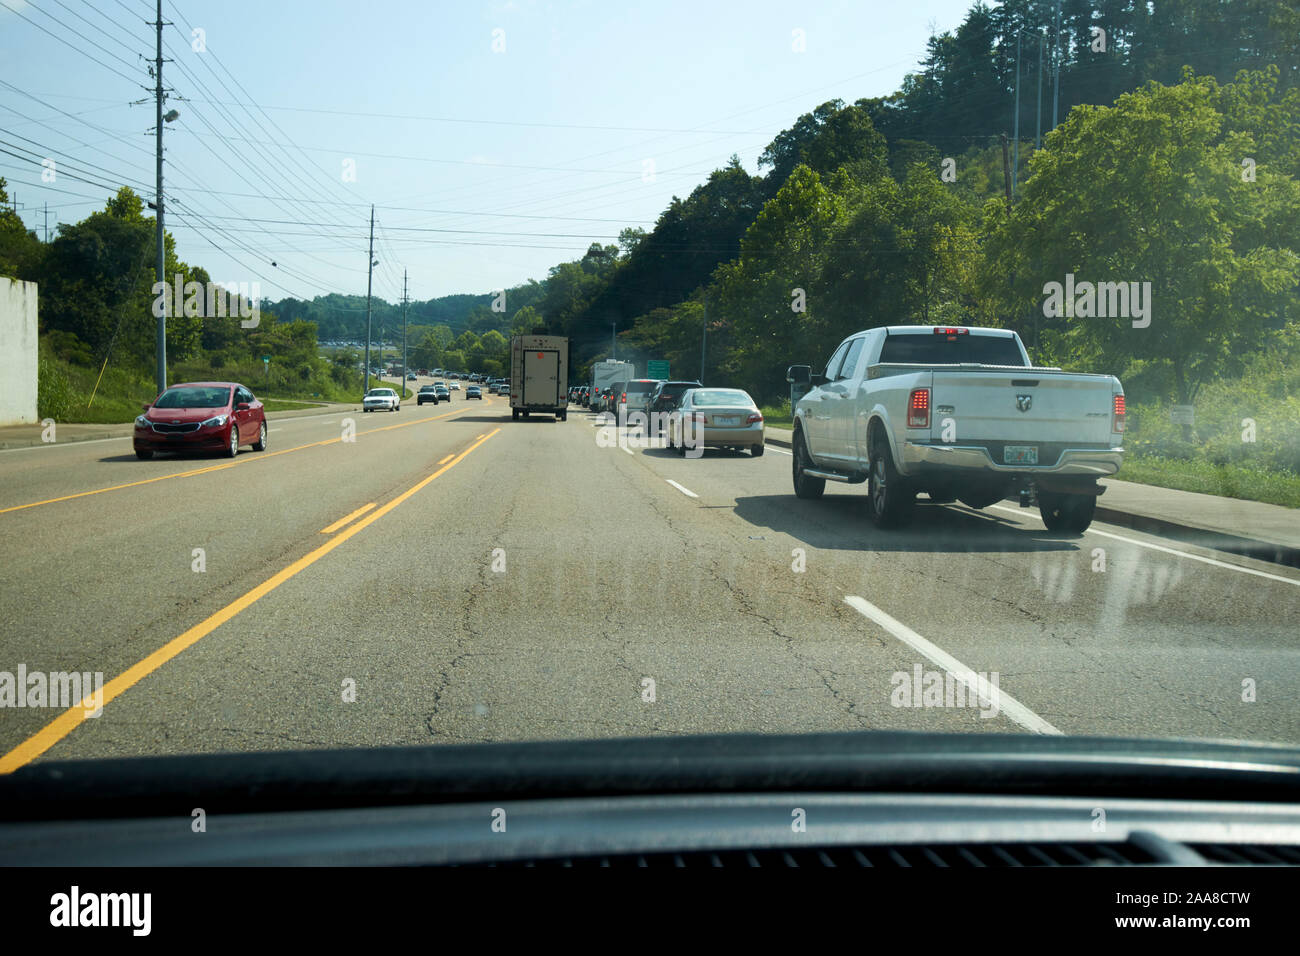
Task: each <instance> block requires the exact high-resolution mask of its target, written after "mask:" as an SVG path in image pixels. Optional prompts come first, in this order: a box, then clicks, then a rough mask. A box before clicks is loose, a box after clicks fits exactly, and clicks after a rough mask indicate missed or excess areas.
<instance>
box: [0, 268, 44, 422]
mask: <svg viewBox="0 0 1300 956" xmlns="http://www.w3.org/2000/svg"><path fill="white" fill-rule="evenodd" d="M36 340H37V332H36V283H35V282H19V281H18V280H17V279H9V278H6V277H4V276H0V425H29V424H33V423H35V422H36V421H37V418H36Z"/></svg>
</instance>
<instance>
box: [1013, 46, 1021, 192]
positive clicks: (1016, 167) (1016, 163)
mask: <svg viewBox="0 0 1300 956" xmlns="http://www.w3.org/2000/svg"><path fill="white" fill-rule="evenodd" d="M1012 129H1013V132H1012V134H1011V135H1012V137H1013V138H1014V139H1015V141H1016V145H1015V155H1014V156H1012V160H1011V195H1012V196H1013V197H1014V196H1015V194H1016V176H1017V174H1018V173H1019V172H1020V33H1019V31H1017V32H1016V116H1015V119H1014V120H1012Z"/></svg>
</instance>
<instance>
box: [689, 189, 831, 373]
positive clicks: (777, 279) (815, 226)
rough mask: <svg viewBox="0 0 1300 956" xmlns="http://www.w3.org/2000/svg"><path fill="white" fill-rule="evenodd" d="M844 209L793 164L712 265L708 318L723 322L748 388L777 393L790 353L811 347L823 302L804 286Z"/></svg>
mask: <svg viewBox="0 0 1300 956" xmlns="http://www.w3.org/2000/svg"><path fill="white" fill-rule="evenodd" d="M845 212H846V206H845V202H844V200H843V198H842V197H841V196H839V195H837V194H836V193H834V192H832V191H831V190H830V189H829V188H828V187H827V186H826V185H825V184H824V183H823V182H822V180H821V177H819V176H818V175H817V173H815V172H813V171H812V170H811V169H809V168H808V167H807V166H802V165H800V166H797V167H795V169H794V171H793V172H791V174H790V176H789V178H788V179H787V180H786V182H785V185H784V186H782V187H781V189H780V190H779V191H778V192H777V194H776V195H775V196H773V197H772V199H770V200H768V202H767V203H765V204H764V206H763V210H762V212H760V213H759V214H758V218H757V219H755V220H754V224H753V225H752V226H750V227H749V229H748V231H747V232H746V233H745V238H744V240H743V241H742V242H741V255H740V258H739V259H737V260H736V261H734V262H729V263H726V264H724V265H722V266H719V267H718V270H717V272H716V273H715V279H716V281H715V285H714V289H713V292H712V295H710V297H709V299H710V301H709V306H710V315H709V319H710V322H711V323H712V322H713V321H714V316H715V315H716V316H717V319H718V320H720V321H721V322H722V323H725V325H726V326H727V328H728V331H729V333H730V336H731V337H732V339H733V341H734V345H735V353H734V356H733V359H734V366H731V368H733V369H734V372H735V373H736V374H738V375H739V376H740V378H741V380H742V381H743V382H744V383H745V386H746V387H747V388H749V389H750V391H752V392H755V393H756V394H759V395H773V394H777V393H779V392H780V391H781V389H782V387H783V386H782V383H783V382H784V380H785V367H786V366H788V365H790V364H793V363H794V362H795V361H796V360H795V359H794V358H792V356H802V355H806V354H807V353H808V351H809V350H810V349H811V348H812V347H814V344H815V342H816V341H817V338H818V336H817V335H816V331H817V323H818V321H819V320H818V319H817V318H816V317H817V314H818V309H819V308H820V307H821V306H820V303H817V302H815V301H813V300H812V299H811V298H810V297H809V296H808V290H809V289H811V288H812V287H813V285H814V283H815V282H816V280H817V278H818V276H819V275H820V274H821V273H822V269H823V263H824V259H825V256H826V252H827V248H828V240H829V239H830V237H831V236H832V235H833V234H834V232H835V231H836V229H837V228H838V227H839V225H840V224H841V222H842V221H843V219H844V216H845ZM710 332H711V333H712V332H713V328H712V325H711V326H710ZM706 368H707V365H706Z"/></svg>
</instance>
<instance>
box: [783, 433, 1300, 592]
mask: <svg viewBox="0 0 1300 956" xmlns="http://www.w3.org/2000/svg"><path fill="white" fill-rule="evenodd" d="M774 432H775V434H774ZM763 440H764V443H765V444H769V445H776V446H778V447H781V448H792V447H793V432H791V431H789V430H788V429H784V428H778V429H767V430H766V431H765V432H764V437H763ZM1127 484H1131V483H1127ZM1142 488H1143V490H1144V492H1145V494H1147V495H1160V494H1162V493H1164V494H1166V495H1167V496H1168V497H1169V498H1170V499H1171V500H1172V499H1179V498H1181V499H1182V501H1183V502H1190V503H1193V504H1194V503H1195V499H1194V498H1189V497H1187V496H1188V494H1189V493H1187V492H1177V491H1175V490H1174V489H1165V488H1160V487H1159V486H1156V485H1143V486H1142ZM1198 497H1199V498H1205V499H1211V500H1212V501H1213V504H1214V506H1215V507H1216V509H1217V510H1223V511H1227V512H1229V513H1230V512H1232V511H1233V510H1239V511H1245V510H1249V509H1251V508H1252V507H1254V508H1260V507H1263V508H1267V509H1274V508H1277V507H1278V506H1277V505H1262V504H1261V503H1260V502H1255V501H1246V500H1243V499H1238V498H1219V497H1218V496H1214V495H1200V496H1198ZM1006 500H1007V501H1015V500H1016V499H1014V498H1008V499H1006ZM1105 500H1106V496H1105V495H1103V496H1102V497H1100V498H1098V499H1097V511H1096V516H1095V517H1096V520H1098V521H1105V522H1107V523H1108V524H1114V525H1119V526H1121V527H1125V528H1131V529H1132V530H1134V531H1142V532H1144V533H1146V534H1151V535H1156V536H1158V537H1164V538H1169V539H1171V540H1174V541H1179V542H1182V543H1184V544H1193V545H1197V546H1199V547H1202V548H1209V549H1211V550H1214V551H1223V552H1225V553H1227V554H1236V555H1241V556H1242V557H1247V558H1254V559H1256V560H1258V561H1267V562H1269V563H1271V564H1280V565H1284V566H1286V567H1291V568H1300V547H1298V546H1296V545H1293V544H1289V543H1286V542H1283V541H1271V540H1266V539H1264V538H1258V537H1250V536H1249V535H1243V534H1238V533H1236V532H1234V531H1227V530H1224V529H1223V528H1220V527H1215V526H1213V525H1212V524H1210V523H1209V522H1206V521H1197V520H1196V518H1195V517H1194V516H1192V515H1188V516H1187V517H1180V518H1177V519H1172V518H1169V517H1165V516H1157V515H1153V514H1150V513H1147V512H1144V511H1141V510H1138V509H1136V508H1121V507H1116V506H1114V505H1108V504H1103V502H1105ZM1285 510H1286V511H1287V512H1291V511H1292V509H1285ZM1288 516H1289V517H1293V519H1294V521H1295V522H1296V524H1297V526H1298V527H1300V513H1296V514H1294V515H1290V514H1289V515H1288Z"/></svg>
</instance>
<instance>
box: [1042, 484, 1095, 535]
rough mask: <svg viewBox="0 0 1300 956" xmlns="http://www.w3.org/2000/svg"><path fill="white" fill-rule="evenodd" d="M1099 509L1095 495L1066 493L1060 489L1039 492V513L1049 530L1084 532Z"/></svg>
mask: <svg viewBox="0 0 1300 956" xmlns="http://www.w3.org/2000/svg"><path fill="white" fill-rule="evenodd" d="M1096 511H1097V498H1096V496H1095V495H1075V494H1066V493H1064V492H1059V491H1040V492H1039V493H1038V513H1039V514H1040V515H1042V516H1043V524H1045V525H1047V530H1048V531H1070V532H1074V533H1075V534H1083V533H1084V532H1085V531H1087V530H1088V526H1089V525H1090V524H1092V516H1093V514H1094V513H1095V512H1096Z"/></svg>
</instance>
